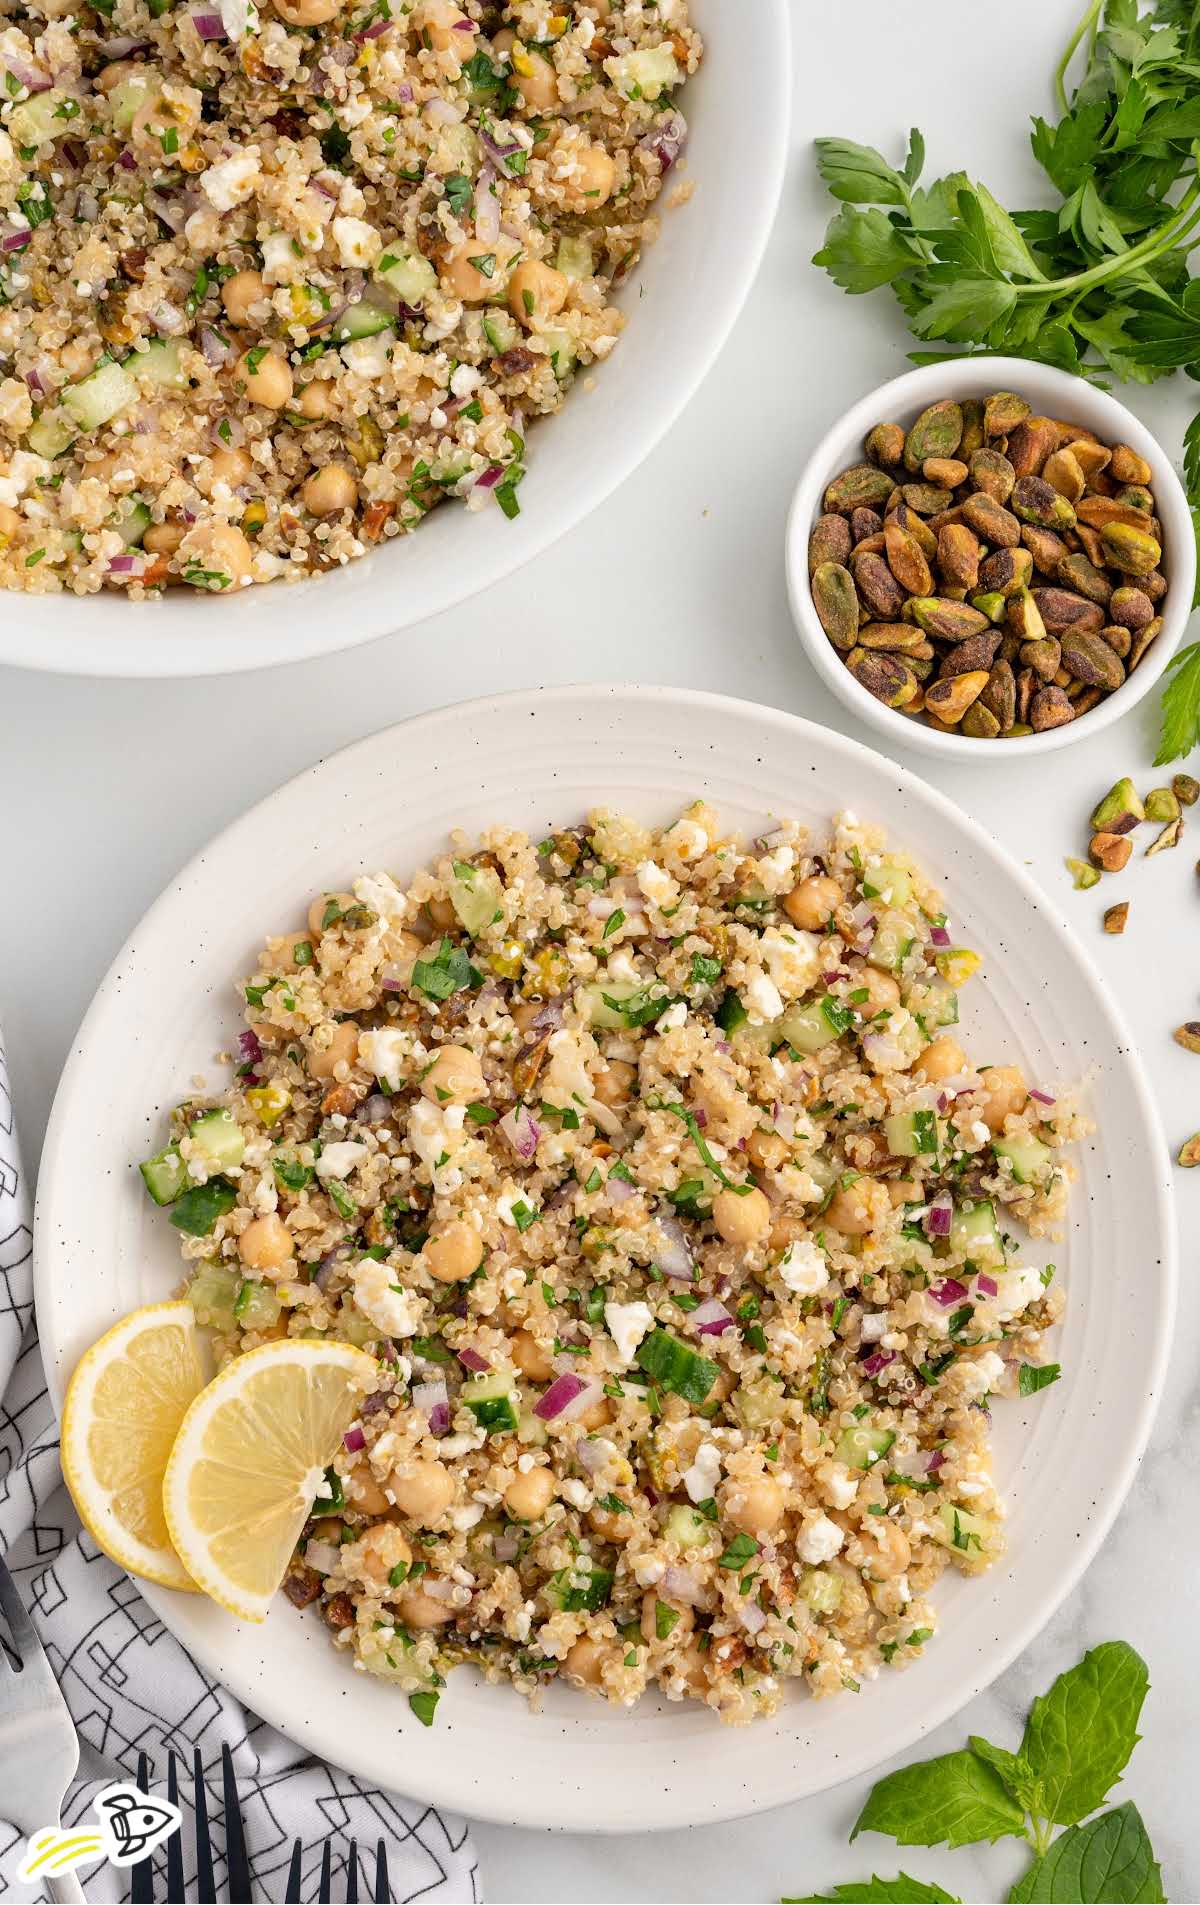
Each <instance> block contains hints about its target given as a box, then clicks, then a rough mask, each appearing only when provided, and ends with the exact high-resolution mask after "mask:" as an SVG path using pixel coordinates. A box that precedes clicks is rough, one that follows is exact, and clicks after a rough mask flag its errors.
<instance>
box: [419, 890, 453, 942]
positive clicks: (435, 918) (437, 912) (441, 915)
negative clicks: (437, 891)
mask: <svg viewBox="0 0 1200 1905" xmlns="http://www.w3.org/2000/svg"><path fill="white" fill-rule="evenodd" d="M425 911H426V912H427V913H428V915H429V917H430V919H431V921H432V922H433V924H434V925H435V926H436V927H437V929H438V931H439V932H440V933H452V932H454V930H455V928H456V927H457V925H458V914H457V913H456V912H455V910H454V906H453V903H452V902H451V901H450V900H448V899H445V898H443V897H441V896H440V895H439V897H438V898H437V899H435V900H426V902H425Z"/></svg>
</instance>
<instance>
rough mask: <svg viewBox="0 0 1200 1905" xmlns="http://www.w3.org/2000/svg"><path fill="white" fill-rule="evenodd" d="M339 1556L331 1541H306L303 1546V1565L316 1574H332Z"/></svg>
mask: <svg viewBox="0 0 1200 1905" xmlns="http://www.w3.org/2000/svg"><path fill="white" fill-rule="evenodd" d="M339 1559H340V1555H339V1553H338V1550H337V1549H336V1548H335V1547H334V1545H333V1543H332V1541H308V1542H306V1543H305V1546H304V1565H305V1566H306V1567H309V1568H313V1569H315V1571H316V1573H318V1574H332V1573H333V1572H334V1571H335V1569H336V1568H337V1564H338V1561H339Z"/></svg>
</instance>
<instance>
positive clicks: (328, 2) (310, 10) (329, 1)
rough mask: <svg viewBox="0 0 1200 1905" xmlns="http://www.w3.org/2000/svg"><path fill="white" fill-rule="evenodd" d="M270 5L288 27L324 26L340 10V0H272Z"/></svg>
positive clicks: (334, 17) (335, 16)
mask: <svg viewBox="0 0 1200 1905" xmlns="http://www.w3.org/2000/svg"><path fill="white" fill-rule="evenodd" d="M272 4H273V5H274V8H275V11H276V13H277V14H278V15H279V17H280V19H281V20H286V21H287V24H288V25H289V26H324V24H325V22H326V21H327V20H334V19H336V18H337V16H338V14H339V13H340V12H341V10H342V0H272Z"/></svg>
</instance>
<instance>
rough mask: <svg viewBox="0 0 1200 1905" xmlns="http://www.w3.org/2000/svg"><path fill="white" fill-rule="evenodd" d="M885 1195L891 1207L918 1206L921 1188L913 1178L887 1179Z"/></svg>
mask: <svg viewBox="0 0 1200 1905" xmlns="http://www.w3.org/2000/svg"><path fill="white" fill-rule="evenodd" d="M887 1194H888V1196H889V1197H890V1198H891V1200H892V1203H893V1205H895V1206H897V1207H898V1206H899V1205H901V1204H919V1203H920V1201H921V1186H920V1185H919V1184H918V1183H917V1180H916V1178H915V1177H893V1178H889V1179H888V1186H887Z"/></svg>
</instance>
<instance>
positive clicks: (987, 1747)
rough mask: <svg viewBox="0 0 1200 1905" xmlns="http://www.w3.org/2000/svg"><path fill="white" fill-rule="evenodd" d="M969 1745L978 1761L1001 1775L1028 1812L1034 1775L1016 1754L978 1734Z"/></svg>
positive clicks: (1015, 1797)
mask: <svg viewBox="0 0 1200 1905" xmlns="http://www.w3.org/2000/svg"><path fill="white" fill-rule="evenodd" d="M968 1744H969V1746H970V1748H971V1751H972V1752H973V1753H974V1755H975V1757H976V1759H981V1760H983V1761H984V1762H985V1763H986V1764H987V1765H988V1766H990V1767H991V1768H992V1770H993V1771H994V1772H997V1773H999V1775H1000V1778H1001V1779H1002V1780H1003V1782H1004V1784H1005V1786H1006V1787H1007V1788H1008V1790H1009V1792H1010V1793H1011V1794H1012V1796H1013V1798H1014V1799H1015V1800H1016V1801H1017V1804H1018V1805H1020V1806H1023V1807H1024V1808H1025V1811H1026V1812H1028V1811H1029V1809H1030V1807H1031V1805H1032V1803H1033V1800H1032V1795H1033V1785H1034V1779H1033V1774H1032V1773H1031V1772H1030V1771H1029V1768H1028V1767H1027V1766H1026V1765H1025V1763H1024V1761H1023V1760H1022V1759H1020V1757H1019V1756H1018V1755H1017V1754H1016V1753H1010V1752H1008V1751H1007V1749H1006V1748H1005V1747H1003V1746H993V1745H992V1742H991V1741H990V1740H985V1739H982V1738H981V1737H980V1735H979V1734H978V1733H972V1734H971V1736H970V1739H969V1741H968Z"/></svg>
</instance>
